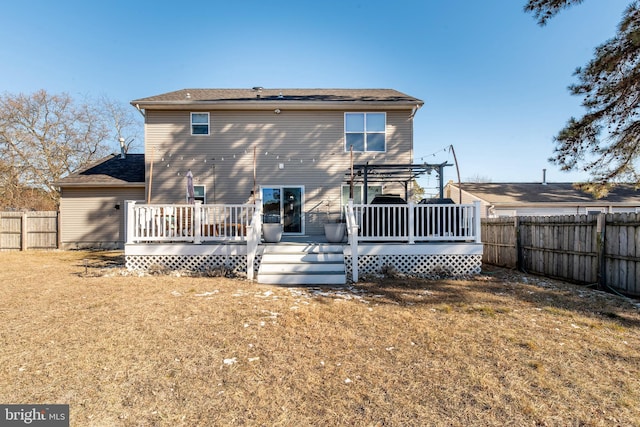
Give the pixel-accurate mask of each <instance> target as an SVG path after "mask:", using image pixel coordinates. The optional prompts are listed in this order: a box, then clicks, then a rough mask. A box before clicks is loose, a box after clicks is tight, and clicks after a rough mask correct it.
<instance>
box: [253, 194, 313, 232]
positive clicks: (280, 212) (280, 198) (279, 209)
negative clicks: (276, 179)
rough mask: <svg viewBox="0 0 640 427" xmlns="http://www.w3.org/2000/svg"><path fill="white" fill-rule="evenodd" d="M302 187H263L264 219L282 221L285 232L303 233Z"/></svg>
mask: <svg viewBox="0 0 640 427" xmlns="http://www.w3.org/2000/svg"><path fill="white" fill-rule="evenodd" d="M302 198H303V191H302V187H263V188H262V213H263V221H264V222H265V223H268V222H280V223H281V224H282V230H283V232H284V233H289V234H302V233H303V232H304V221H303V217H304V216H303V214H302V212H303V209H302V207H303V206H302V205H303V200H302Z"/></svg>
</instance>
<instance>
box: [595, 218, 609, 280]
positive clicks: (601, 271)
mask: <svg viewBox="0 0 640 427" xmlns="http://www.w3.org/2000/svg"><path fill="white" fill-rule="evenodd" d="M606 229H607V214H605V213H602V212H601V213H599V214H598V219H597V221H596V253H597V256H598V258H597V263H598V264H597V268H598V272H597V276H596V277H597V278H598V289H599V290H601V291H602V290H604V289H605V288H606V287H607V274H606V271H605V269H606V259H605V251H606V241H605V239H606V233H605V230H606Z"/></svg>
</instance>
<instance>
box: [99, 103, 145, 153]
mask: <svg viewBox="0 0 640 427" xmlns="http://www.w3.org/2000/svg"><path fill="white" fill-rule="evenodd" d="M98 105H99V107H100V109H101V110H102V112H103V115H104V118H105V120H106V121H107V125H108V128H109V129H110V131H111V138H112V140H113V141H116V142H119V141H121V140H122V141H123V143H124V152H125V153H128V152H129V151H131V150H132V149H142V145H143V144H139V142H141V138H140V133H141V125H142V122H141V120H140V119H141V118H140V117H138V115H137V113H136V112H135V111H134V110H133V108H132V107H131V106H130V105H124V104H121V103H118V102H115V101H113V100H111V99H109V98H107V97H106V96H102V97H101V98H100V99H99V100H98Z"/></svg>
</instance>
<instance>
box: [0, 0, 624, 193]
mask: <svg viewBox="0 0 640 427" xmlns="http://www.w3.org/2000/svg"><path fill="white" fill-rule="evenodd" d="M525 2H526V1H525V0H485V1H476V0H415V1H406V0H397V1H394V2H388V1H387V2H383V1H378V0H367V1H360V0H358V1H351V0H342V1H340V0H326V1H317V0H316V1H307V0H297V1H277V0H273V1H268V2H267V1H253V0H236V1H199V0H194V1H189V2H177V1H131V0H127V1H122V0H115V1H109V2H106V1H105V2H92V1H86V0H83V1H69V0H67V1H65V0H60V1H55V2H54V1H48V0H34V1H30V2H22V1H17V0H9V1H8V2H6V3H5V4H4V5H3V8H2V13H1V14H0V40H2V49H0V64H2V66H0V91H2V92H9V93H19V92H24V93H31V92H34V91H36V90H38V89H46V90H47V91H49V92H51V93H60V92H67V93H69V94H71V95H72V96H83V95H89V96H96V97H97V96H102V95H106V96H108V97H109V98H111V99H113V100H116V101H119V102H123V103H128V102H129V101H131V100H133V99H136V98H141V97H146V96H151V95H157V94H160V93H164V92H169V91H173V90H177V89H182V88H250V87H253V86H263V87H267V88H294V87H295V88H314V87H318V88H392V89H397V90H400V91H402V92H405V93H407V94H409V95H412V96H415V97H418V98H420V99H422V100H424V101H425V105H424V107H423V108H422V109H421V110H420V111H419V112H418V114H417V115H416V118H415V135H414V145H415V154H416V159H415V160H416V162H422V161H427V162H429V163H440V162H444V161H449V162H453V157H452V155H451V153H450V152H449V150H447V149H446V147H448V146H449V145H453V146H454V148H455V152H456V154H457V157H458V162H459V166H460V174H461V177H462V179H463V180H472V179H477V178H482V179H488V180H491V181H492V182H534V181H538V180H540V179H541V177H542V169H543V168H546V169H547V179H548V180H549V181H555V182H566V181H575V180H581V179H584V178H586V176H585V175H582V174H579V173H564V172H561V171H559V170H558V169H557V168H556V167H555V166H553V165H551V164H549V163H548V162H547V159H548V158H549V157H550V156H551V154H552V150H553V143H552V139H553V136H554V135H555V134H556V133H557V131H558V130H559V129H561V128H562V126H563V125H564V123H565V122H566V121H567V119H569V117H571V116H572V115H574V116H575V115H580V114H581V113H582V109H581V107H580V102H581V100H580V99H579V98H577V97H573V96H571V95H570V94H569V92H568V91H567V90H566V87H567V86H568V85H569V84H571V83H572V82H574V81H575V80H574V77H573V76H572V73H573V71H574V70H575V68H576V67H578V66H581V65H584V64H586V63H587V61H588V60H589V59H591V57H592V55H593V50H594V48H595V47H596V46H597V45H598V44H600V43H602V42H604V41H605V40H606V39H608V38H610V37H612V36H613V35H614V33H615V29H616V26H617V24H618V22H619V20H620V17H621V15H622V12H623V11H624V8H625V7H626V5H628V4H629V0H588V1H585V3H584V4H582V5H580V6H577V7H574V8H572V9H569V10H567V11H565V12H563V13H561V14H560V15H559V16H557V17H556V18H555V19H553V20H551V21H550V22H549V24H548V25H547V26H545V27H539V26H538V25H537V24H536V22H535V21H534V19H533V18H532V16H531V15H528V14H525V13H524V12H523V6H524V4H525ZM132 108H133V107H132ZM448 179H454V180H455V179H456V174H455V168H453V167H451V168H447V169H446V174H445V180H448ZM422 184H423V185H425V186H431V185H433V186H435V185H436V183H435V182H431V181H425V182H423V183H422Z"/></svg>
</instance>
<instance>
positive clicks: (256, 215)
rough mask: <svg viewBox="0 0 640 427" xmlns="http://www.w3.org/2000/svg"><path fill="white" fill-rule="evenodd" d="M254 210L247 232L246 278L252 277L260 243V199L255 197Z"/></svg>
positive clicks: (250, 278)
mask: <svg viewBox="0 0 640 427" xmlns="http://www.w3.org/2000/svg"><path fill="white" fill-rule="evenodd" d="M255 203H256V204H255V210H254V211H253V217H252V218H251V224H250V225H249V232H248V233H247V279H248V280H253V279H254V276H255V275H254V271H253V265H254V263H255V260H256V252H257V251H258V244H259V243H260V234H261V233H260V231H261V228H262V227H261V218H262V200H260V199H256V202H255Z"/></svg>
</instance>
